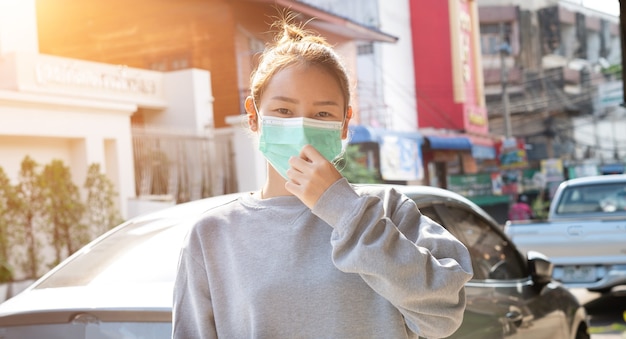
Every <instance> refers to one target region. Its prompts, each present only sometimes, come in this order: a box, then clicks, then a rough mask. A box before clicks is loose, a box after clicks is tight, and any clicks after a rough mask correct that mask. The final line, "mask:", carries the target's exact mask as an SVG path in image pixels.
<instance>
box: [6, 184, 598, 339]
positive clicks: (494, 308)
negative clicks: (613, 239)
mask: <svg viewBox="0 0 626 339" xmlns="http://www.w3.org/2000/svg"><path fill="white" fill-rule="evenodd" d="M397 187H398V189H400V190H401V191H403V192H404V193H406V194H407V195H408V196H409V197H411V198H412V199H413V200H415V202H416V203H417V205H418V206H419V208H420V210H421V211H422V213H424V214H425V215H427V216H429V217H431V218H432V219H434V220H436V221H437V222H439V223H441V224H442V225H444V226H445V227H446V228H447V229H448V230H450V231H451V232H452V233H453V234H454V235H456V236H457V237H458V238H459V239H460V240H461V241H463V243H464V244H465V245H466V246H467V247H468V249H469V250H470V252H471V254H472V261H473V267H474V278H473V280H471V281H470V282H468V283H467V285H466V294H467V308H466V312H465V318H464V321H463V324H462V326H461V328H460V329H459V330H458V331H457V332H456V333H455V334H454V335H453V336H452V337H453V338H480V339H484V338H546V339H547V338H549V339H555V338H564V339H565V338H567V339H582V338H589V335H588V334H587V327H588V322H587V315H586V313H585V310H584V308H583V307H582V306H581V305H580V303H579V302H578V301H577V299H576V298H575V297H574V296H573V295H572V294H571V293H570V292H569V291H568V290H567V289H565V288H563V287H562V286H561V285H560V284H559V283H556V282H554V281H552V280H551V275H552V265H551V263H550V262H549V261H548V260H547V259H546V258H545V257H543V256H541V255H540V254H538V253H533V252H530V253H529V254H528V255H527V256H524V255H522V254H521V253H520V252H518V250H517V249H516V247H515V246H514V244H513V243H512V242H511V241H510V240H509V239H508V238H507V237H506V235H504V233H502V231H501V230H500V228H499V226H498V225H497V223H496V222H495V221H494V220H493V219H492V218H491V217H490V216H489V215H488V214H487V213H486V212H484V211H483V210H482V209H481V208H480V207H478V206H476V205H475V204H473V203H472V202H471V201H469V200H467V199H465V198H464V197H462V196H460V195H458V194H456V193H453V192H450V191H447V190H443V189H439V188H434V187H424V186H397ZM237 195H238V194H232V195H226V196H220V197H213V198H208V199H204V200H198V201H193V202H190V203H186V204H181V205H177V206H174V207H171V208H168V209H165V210H162V211H158V212H154V213H151V214H147V215H144V216H141V217H137V218H134V219H132V220H130V221H128V222H125V223H124V224H122V225H120V226H118V227H116V228H115V229H113V230H111V231H109V232H108V233H106V234H104V235H103V236H101V237H99V238H98V239H96V240H94V241H93V242H91V243H90V244H88V245H87V246H85V247H84V248H82V249H81V250H80V251H78V252H77V253H75V254H74V255H72V256H71V257H70V258H68V259H67V260H65V261H63V262H62V263H61V264H59V265H58V266H57V267H56V268H54V269H53V270H51V271H50V272H49V273H47V274H46V275H45V276H43V277H42V278H41V279H39V280H38V281H36V282H35V283H34V284H33V285H31V286H30V287H29V288H27V289H26V290H25V291H23V292H22V293H20V294H19V295H17V296H15V297H13V298H11V299H9V300H8V301H6V302H4V303H3V304H0V338H5V339H18V338H19V339H31V338H32V339H35V338H37V339H39V338H47V339H55V338H59V339H61V338H62V339H73V338H89V339H103V338H156V339H158V338H169V337H170V332H171V303H172V287H173V281H174V277H175V273H176V265H177V261H178V256H179V250H180V247H181V244H182V242H183V238H184V236H185V234H186V233H187V231H188V229H189V228H190V227H191V225H192V224H193V223H194V220H196V218H197V217H198V216H199V215H200V214H201V213H202V212H203V211H205V210H207V209H209V208H211V207H212V206H216V205H219V204H222V203H224V202H226V201H228V200H231V199H236V198H237Z"/></svg>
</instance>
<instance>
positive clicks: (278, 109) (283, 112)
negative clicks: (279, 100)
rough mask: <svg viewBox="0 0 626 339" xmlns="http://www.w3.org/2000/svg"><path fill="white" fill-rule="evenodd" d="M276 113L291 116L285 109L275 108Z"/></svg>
mask: <svg viewBox="0 0 626 339" xmlns="http://www.w3.org/2000/svg"><path fill="white" fill-rule="evenodd" d="M276 112H278V113H280V114H291V111H289V110H288V109H286V108H277V109H276Z"/></svg>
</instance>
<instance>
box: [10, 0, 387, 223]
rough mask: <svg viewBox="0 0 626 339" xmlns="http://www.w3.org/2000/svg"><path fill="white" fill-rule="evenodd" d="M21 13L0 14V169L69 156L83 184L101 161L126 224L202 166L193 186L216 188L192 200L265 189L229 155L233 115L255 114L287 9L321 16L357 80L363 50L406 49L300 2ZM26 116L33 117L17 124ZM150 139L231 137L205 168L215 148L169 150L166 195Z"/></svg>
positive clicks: (43, 8)
mask: <svg viewBox="0 0 626 339" xmlns="http://www.w3.org/2000/svg"><path fill="white" fill-rule="evenodd" d="M19 4H20V5H16V2H15V1H11V0H2V6H3V10H2V14H0V15H2V20H1V21H2V24H1V26H0V33H2V35H0V37H1V38H2V40H1V42H2V43H1V44H0V53H1V54H2V56H3V58H2V60H3V61H2V63H1V66H0V67H1V68H0V69H1V70H2V72H3V76H2V77H0V79H2V81H0V86H2V87H1V89H2V93H1V94H2V95H3V96H4V98H5V100H4V103H3V104H2V108H0V109H2V111H4V114H5V115H4V117H3V118H2V119H3V120H2V121H3V124H2V127H0V138H2V140H3V142H2V143H1V144H0V148H2V150H3V155H6V156H3V158H2V162H1V163H0V165H2V166H3V167H4V169H5V171H6V172H7V173H8V174H9V175H10V176H11V177H12V178H15V177H16V176H17V170H18V169H19V162H20V161H21V159H22V158H23V156H24V155H26V154H33V155H34V157H35V160H37V161H39V162H42V163H45V162H47V161H49V160H50V159H53V158H60V159H61V160H63V161H64V162H66V163H68V164H69V165H70V166H71V169H72V172H73V173H74V174H75V182H76V184H77V185H78V186H82V183H83V179H84V171H85V170H86V165H87V164H89V163H92V162H98V163H101V164H102V165H103V166H102V168H104V169H105V171H106V174H107V175H108V176H109V177H110V178H111V179H112V180H113V181H114V183H115V187H116V190H118V192H119V195H120V197H119V198H120V206H121V207H122V213H123V214H124V215H125V216H128V215H129V213H127V208H126V205H127V200H128V199H131V200H134V199H135V197H137V196H140V197H152V196H154V195H155V194H158V195H163V194H169V195H174V198H175V199H176V198H177V196H176V195H177V193H176V191H177V189H180V186H181V185H183V183H182V182H181V180H180V178H178V177H179V176H182V175H180V172H181V171H184V170H188V169H189V168H191V167H194V166H189V162H191V163H193V162H194V161H198V163H197V165H198V167H205V168H207V167H210V168H212V169H213V171H212V172H210V173H196V174H194V173H185V175H186V176H187V177H191V178H192V179H193V181H194V182H192V183H186V185H187V186H189V187H202V186H203V185H204V184H206V182H209V181H210V182H211V184H212V185H211V187H210V188H208V189H209V191H208V192H204V191H203V192H200V191H199V190H200V189H195V190H192V191H190V192H186V193H185V197H184V199H183V200H185V199H186V200H189V199H196V198H199V197H201V196H202V195H215V194H221V193H227V192H229V191H233V190H240V189H241V190H246V189H256V188H258V187H260V183H259V182H257V181H254V180H253V181H250V180H249V179H250V177H251V176H250V174H249V173H246V171H249V168H246V166H245V165H243V164H240V166H238V167H237V166H234V160H233V159H228V157H231V156H232V153H233V151H232V149H229V147H230V148H236V147H238V146H236V145H233V144H232V140H226V141H224V140H222V139H224V138H226V139H228V138H230V139H232V138H233V136H230V137H229V136H224V135H223V134H229V133H231V134H232V133H233V129H232V128H231V125H230V124H229V123H228V122H227V117H230V116H235V117H237V116H239V115H241V114H242V113H243V108H242V103H243V99H244V98H245V96H246V95H247V90H248V81H249V80H248V77H249V74H250V72H251V70H252V68H253V66H254V62H255V55H258V53H259V52H261V51H262V49H263V48H264V46H265V43H267V42H269V41H270V39H271V35H270V30H271V29H270V27H269V24H270V22H268V18H271V17H272V16H276V15H278V14H279V12H280V11H282V10H290V11H292V12H294V13H297V14H298V16H299V17H298V19H299V20H302V21H303V22H304V21H308V20H310V19H312V18H316V19H315V20H312V21H311V22H310V23H309V25H308V26H307V27H308V28H310V29H314V30H317V31H318V32H319V33H320V34H322V35H324V36H325V37H327V38H328V39H329V41H330V42H331V43H332V44H333V45H335V47H336V49H337V50H338V51H339V53H340V54H342V56H343V57H344V59H345V60H347V64H348V67H349V69H350V71H351V72H352V73H354V72H356V54H357V47H356V43H355V41H356V40H358V41H383V42H391V43H393V42H395V41H396V38H395V37H394V36H391V35H389V34H385V33H383V32H381V31H379V30H375V29H371V28H370V27H366V26H362V25H358V24H355V23H354V22H351V21H349V20H347V19H345V18H343V17H339V16H336V15H334V14H331V13H328V12H325V11H323V10H320V9H318V8H315V7H312V6H309V5H305V4H300V3H298V2H295V1H292V0H284V1H270V0H267V1H251V0H250V1H245V0H238V1H222V0H210V1H206V0H197V1H187V2H185V3H178V2H171V1H159V0H141V1H134V2H133V3H132V4H130V5H129V4H128V3H127V2H124V1H121V0H119V1H118V0H116V1H107V2H102V1H95V0H90V1H81V2H80V3H76V2H75V1H69V0H52V1H48V0H46V1H25V2H19ZM5 9H6V10H5ZM15 32H22V33H21V34H19V35H18V34H15ZM9 33H10V34H9ZM17 36H19V37H20V38H19V39H17V38H16V37H17ZM33 72H34V73H35V75H33V74H32V73H33ZM18 97H19V98H18ZM44 98H46V100H47V99H48V98H49V100H50V101H51V102H53V103H50V104H46V105H48V106H49V108H47V109H46V111H53V112H54V113H53V112H47V113H46V112H44V111H41V110H39V108H37V109H33V107H34V106H37V105H38V104H37V103H36V102H40V103H41V102H42V101H44ZM9 101H11V102H9ZM72 105H73V106H72ZM17 106H20V108H19V110H24V111H28V114H27V113H19V114H17V113H16V109H17V108H15V107H17ZM22 106H23V107H22ZM355 108H356V109H355V111H357V112H358V107H355ZM20 112H21V111H20ZM70 112H75V113H70ZM357 114H358V113H357ZM235 120H236V119H235ZM109 121H111V122H109ZM235 124H237V127H239V126H240V124H238V122H235ZM145 134H148V136H149V137H155V135H161V136H162V135H164V134H165V135H176V136H180V135H185V136H191V137H200V138H209V139H210V140H216V139H220V140H219V142H217V141H216V142H214V143H209V144H208V145H206V147H209V148H210V149H212V150H213V151H215V149H216V148H219V150H217V153H219V155H217V156H214V157H211V158H206V159H195V158H202V157H194V156H193V152H198V153H200V154H202V153H203V150H204V151H206V147H205V146H202V147H204V148H201V147H200V146H194V147H196V148H195V150H196V151H188V153H187V154H186V156H185V157H184V159H181V157H180V152H177V151H176V150H175V149H173V150H169V151H166V150H164V149H162V150H160V151H159V152H161V151H162V152H167V153H169V154H168V156H169V158H168V159H169V160H168V163H170V162H172V158H174V159H176V160H175V162H176V163H177V164H178V165H176V167H174V168H172V167H171V166H165V167H168V168H165V170H167V172H168V174H166V175H165V176H166V177H165V178H161V180H160V181H162V182H163V185H162V186H166V187H165V188H162V189H157V188H156V187H155V184H154V181H155V180H156V179H155V177H158V176H164V174H158V173H147V174H146V175H143V176H142V173H144V172H146V171H148V172H149V171H151V168H153V167H155V166H157V167H159V166H160V167H164V165H163V161H161V160H162V159H159V158H158V156H159V154H157V155H153V153H154V152H153V151H151V150H148V151H146V150H145V148H146V147H148V146H142V147H143V148H142V149H141V150H138V149H137V147H138V142H140V141H142V140H144V139H145V138H144V137H145ZM142 138H143V139H142ZM234 138H235V139H237V138H236V137H234ZM237 140H238V139H237ZM161 142H164V141H161ZM215 143H219V144H218V145H216V144H215ZM229 143H230V145H229ZM142 145H145V143H144V144H142ZM173 147H174V146H172V147H170V148H173ZM133 148H135V149H134V152H133ZM139 151H141V152H139ZM239 151H240V152H239V153H241V152H246V151H247V152H248V153H254V150H245V149H239ZM189 152H191V153H189ZM146 153H150V155H149V156H146V157H147V158H145V159H144V162H149V164H148V165H145V164H142V163H138V162H140V161H141V160H142V159H138V158H137V157H138V156H143V155H145V154H146ZM198 153H196V154H198ZM237 156H241V154H238V155H237ZM250 158H251V157H250V156H248V155H245V156H244V157H243V158H242V159H246V160H245V161H249V159H250ZM185 161H187V163H185ZM242 161H244V160H242ZM245 161H244V163H245ZM155 162H157V163H158V162H160V163H159V164H157V165H154V163H155ZM138 167H141V168H138ZM219 168H223V170H219ZM135 171H137V173H135ZM236 171H240V172H241V173H240V174H241V178H240V179H239V180H238V179H237V178H236V177H235V176H234V175H232V174H231V173H230V172H236ZM177 172H178V173H179V174H176V173H177ZM261 172H262V170H261ZM207 176H208V177H209V178H206V177H207ZM261 176H262V175H257V176H253V177H255V178H256V177H261ZM172 182H174V183H175V184H172ZM176 200H177V201H179V199H176ZM131 214H133V213H131Z"/></svg>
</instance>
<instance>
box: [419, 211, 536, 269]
mask: <svg viewBox="0 0 626 339" xmlns="http://www.w3.org/2000/svg"><path fill="white" fill-rule="evenodd" d="M420 211H421V212H422V213H423V214H424V215H426V216H428V217H430V218H431V219H433V220H435V221H436V222H438V223H439V224H441V225H442V226H444V227H445V228H446V229H447V230H448V231H450V232H451V233H452V234H454V236H456V237H457V238H458V239H459V240H461V241H462V242H463V244H465V246H466V247H467V248H468V250H469V251H470V254H471V255H472V266H473V268H474V278H473V279H474V280H486V279H499V280H506V279H520V278H523V277H525V276H526V274H525V268H524V264H523V262H522V261H521V258H520V255H519V253H518V252H517V250H516V249H515V247H514V246H513V245H512V244H511V243H509V241H508V240H507V239H506V238H505V237H503V236H502V235H501V234H500V233H498V232H496V231H495V230H494V229H493V228H492V227H491V226H490V224H489V222H488V221H487V220H485V219H484V218H483V217H481V216H480V215H478V214H477V213H475V212H473V211H471V210H469V209H466V208H463V207H462V206H452V205H444V204H442V203H436V204H432V205H429V206H420Z"/></svg>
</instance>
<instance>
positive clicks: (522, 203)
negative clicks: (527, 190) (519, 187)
mask: <svg viewBox="0 0 626 339" xmlns="http://www.w3.org/2000/svg"><path fill="white" fill-rule="evenodd" d="M533 218H534V217H533V210H532V208H531V207H530V205H529V203H528V196H527V195H526V194H520V195H519V196H518V197H517V201H516V202H515V203H514V204H513V205H511V208H510V209H509V220H531V219H533Z"/></svg>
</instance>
